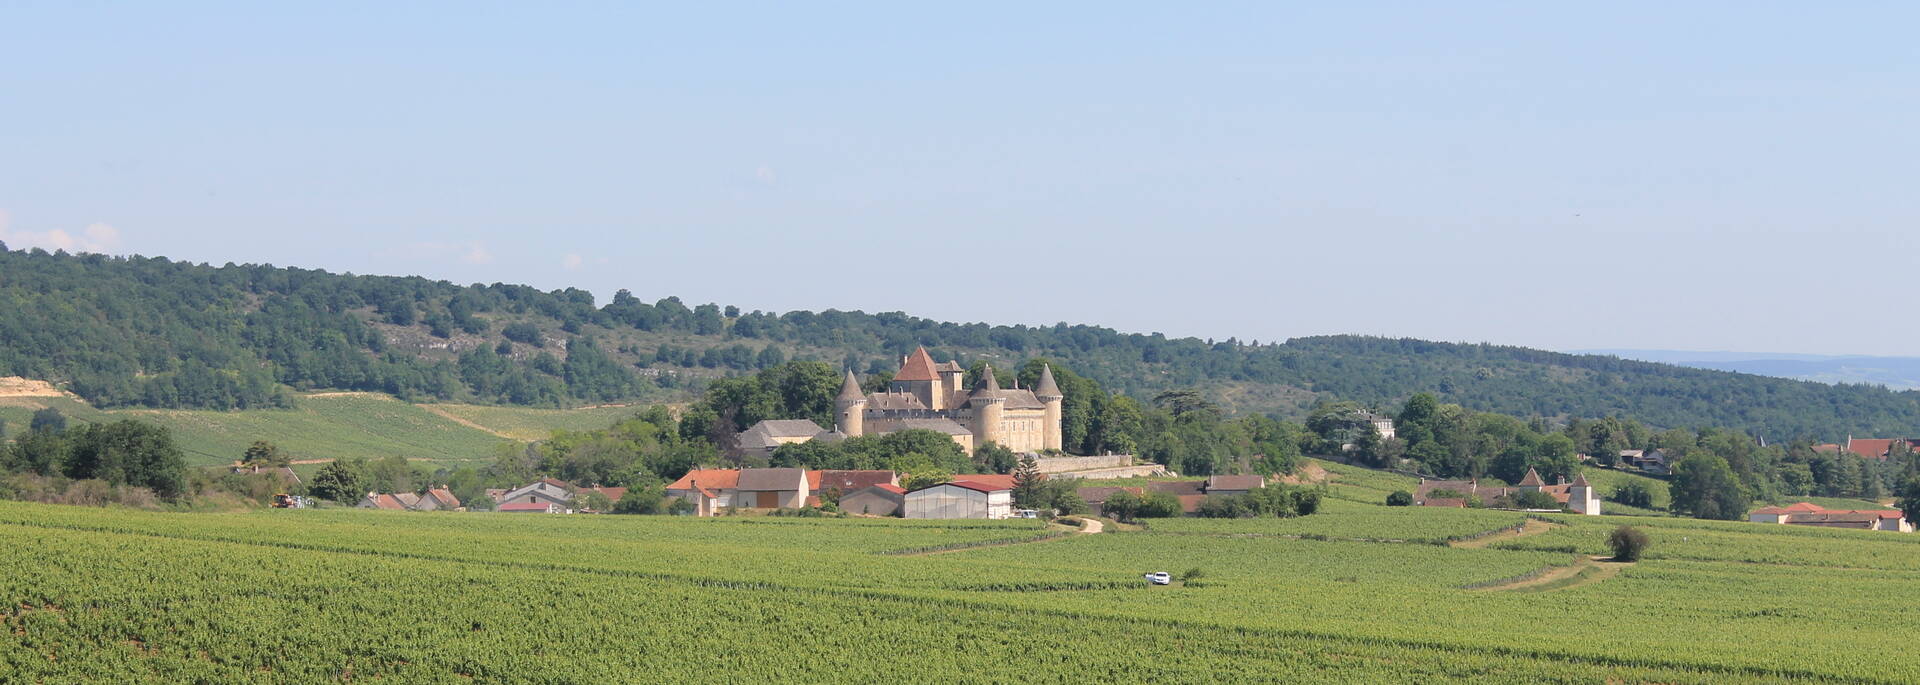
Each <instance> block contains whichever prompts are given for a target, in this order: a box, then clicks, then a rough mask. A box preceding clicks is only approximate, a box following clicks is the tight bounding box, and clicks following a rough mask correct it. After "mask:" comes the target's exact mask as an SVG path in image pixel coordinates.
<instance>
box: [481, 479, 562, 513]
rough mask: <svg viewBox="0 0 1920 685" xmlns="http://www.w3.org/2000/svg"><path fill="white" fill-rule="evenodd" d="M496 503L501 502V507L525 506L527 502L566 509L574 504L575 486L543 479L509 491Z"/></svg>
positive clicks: (556, 480)
mask: <svg viewBox="0 0 1920 685" xmlns="http://www.w3.org/2000/svg"><path fill="white" fill-rule="evenodd" d="M496 501H497V502H499V504H500V506H505V505H508V504H524V503H527V502H546V503H548V504H557V505H559V506H560V508H562V509H565V508H567V505H568V504H570V503H572V502H573V486H571V485H567V483H566V481H563V480H559V479H556V478H542V479H540V480H537V481H534V482H532V483H528V484H526V485H522V486H520V487H517V488H514V489H512V490H508V491H506V492H505V493H502V494H501V495H500V499H498V500H496Z"/></svg>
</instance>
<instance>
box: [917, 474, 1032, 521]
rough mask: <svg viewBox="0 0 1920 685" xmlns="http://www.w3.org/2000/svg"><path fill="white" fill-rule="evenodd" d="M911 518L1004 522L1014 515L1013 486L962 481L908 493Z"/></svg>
mask: <svg viewBox="0 0 1920 685" xmlns="http://www.w3.org/2000/svg"><path fill="white" fill-rule="evenodd" d="M906 511H907V514H906V517H907V518H910V519H1003V518H1008V517H1011V516H1013V486H1012V485H1010V484H1009V485H997V484H993V483H982V482H977V481H970V480H959V481H954V482H951V483H941V484H939V485H933V486H929V487H924V488H921V489H919V490H915V491H913V492H909V493H907V494H906Z"/></svg>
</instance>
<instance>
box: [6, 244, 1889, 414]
mask: <svg viewBox="0 0 1920 685" xmlns="http://www.w3.org/2000/svg"><path fill="white" fill-rule="evenodd" d="M0 305H3V306H0V342H3V343H4V344H0V375H14V376H25V377H28V378H37V379H45V380H51V381H55V382H59V383H62V384H64V385H65V387H67V388H68V389H70V390H72V391H73V392H74V393H76V394H78V395H80V396H81V397H83V398H85V399H87V400H88V401H90V402H93V403H95V404H97V405H100V406H104V407H112V406H153V407H196V408H213V409H250V408H267V407H277V406H286V405H288V404H290V403H292V402H293V401H294V399H293V395H292V393H290V392H288V391H289V390H298V391H309V390H364V391H376V392H386V393H391V394H394V395H396V396H400V397H402V398H407V399H414V400H450V401H470V402H481V403H503V404H517V405H539V406H560V405H573V404H585V403H595V402H608V401H620V400H636V399H640V400H645V399H658V398H664V397H668V396H671V395H674V394H676V393H678V392H679V391H680V390H681V389H684V388H697V387H701V386H704V384H705V383H706V382H707V381H708V380H710V379H712V378H715V377H719V376H730V375H740V374H744V373H748V372H752V371H757V370H760V369H766V368H771V367H774V366H777V365H779V364H781V363H783V362H785V361H787V360H789V359H800V358H805V359H816V360H821V361H827V362H829V363H832V364H834V365H836V366H850V367H854V368H856V369H858V370H861V371H865V372H872V373H884V372H888V371H891V370H892V369H893V367H894V365H896V364H897V360H898V358H899V356H900V355H902V354H904V353H906V352H907V351H910V350H911V349H912V348H913V347H915V346H920V345H924V346H927V347H928V348H929V349H930V350H931V351H933V353H934V355H935V357H936V358H937V359H940V360H946V359H952V358H958V359H962V360H979V359H992V360H994V363H996V364H1002V363H1005V364H1008V365H1011V364H1013V363H1018V362H1021V361H1024V360H1027V359H1032V358H1036V357H1047V358H1051V359H1057V360H1060V361H1061V362H1062V363H1065V364H1069V365H1071V366H1072V367H1073V368H1074V369H1075V370H1077V371H1079V372H1080V373H1082V374H1083V375H1085V376H1087V377H1088V378H1091V379H1094V380H1097V381H1099V382H1100V383H1101V384H1103V385H1104V386H1105V387H1107V388H1109V389H1113V390H1118V391H1120V392H1123V393H1127V394H1131V395H1135V396H1140V397H1147V396H1151V395H1153V394H1155V393H1158V392H1160V391H1164V390H1169V389H1177V388H1199V389H1201V390H1203V391H1207V392H1209V393H1210V394H1217V395H1218V396H1221V397H1222V398H1223V400H1222V403H1223V404H1224V405H1226V406H1227V407H1228V408H1230V409H1232V410H1234V411H1238V412H1255V413H1274V414H1279V415H1283V416H1290V417H1295V418H1298V417H1302V416H1304V415H1305V414H1306V412H1307V410H1308V409H1309V408H1310V407H1311V405H1312V403H1314V402H1315V401H1318V400H1324V399H1344V400H1352V401H1356V402H1360V403H1362V404H1368V405H1375V406H1381V407H1389V406H1397V404H1398V403H1399V402H1401V401H1404V400H1405V398H1407V397H1408V396H1410V395H1412V394H1413V393H1415V392H1421V391H1426V392H1432V393H1434V394H1435V395H1437V396H1438V397H1439V398H1440V399H1441V400H1444V401H1446V402H1453V403H1458V404H1460V405H1463V406H1465V407H1469V408H1472V409H1476V410H1481V411H1491V412H1499V413H1504V414H1511V415H1516V416H1534V415H1538V416H1546V417H1555V418H1560V417H1603V416H1611V415H1626V416H1632V417H1635V418H1637V419H1639V420H1641V421H1645V422H1646V423H1648V424H1650V425H1653V426H1658V427H1692V426H1723V427H1730V428H1738V429H1741V430H1744V431H1747V432H1749V433H1752V434H1755V435H1759V436H1765V437H1767V438H1769V439H1772V440H1786V439H1789V438H1793V437H1806V438H1814V439H1822V440H1836V439H1841V438H1844V437H1845V436H1846V435H1848V434H1854V435H1863V436H1864V435H1870V434H1871V435H1885V436H1890V435H1906V434H1910V433H1915V432H1920V431H1916V430H1915V427H1916V425H1920V393H1915V392H1892V391H1888V390H1885V389H1883V388H1879V387H1871V386H1846V385H1841V386H1833V385H1825V384H1820V383H1812V382H1803V381H1791V380H1784V379H1775V378H1766V377H1759V376H1748V375H1742V374H1734V373H1726V372H1718V371H1709V370H1701V369H1689V368H1684V367H1678V366H1669V365H1664V364H1654V363H1647V362H1636V361H1627V360H1621V359H1617V358H1614V357H1604V356H1590V355H1569V354H1561V353H1555V352H1546V351H1540V350H1532V349H1526V348H1520V347H1510V346H1499V345H1488V344H1455V343H1440V342H1428V341H1420V340H1409V339H1387V338H1373V337H1361V336H1321V337H1310V338H1296V339H1293V340H1290V341H1287V342H1285V343H1272V342H1268V343H1260V342H1257V341H1240V340H1233V339H1228V340H1222V341H1213V340H1199V339H1195V338H1168V337H1166V336H1163V335H1159V334H1127V333H1120V332H1117V331H1114V330H1112V329H1108V328H1102V327H1098V326H1086V325H1066V324H1059V325H1055V326H1040V327H1035V326H993V325H988V324H983V323H970V324H957V323H947V322H938V321H931V320H927V319H922V318H917V317H913V316H908V315H906V314H903V313H898V312H888V313H878V314H867V313H863V312H842V311H834V310H828V311H822V312H808V311H796V312H787V313H784V314H772V313H766V312H759V311H751V312H742V311H740V310H739V309H737V308H735V307H733V306H720V305H717V304H703V305H698V306H691V307H690V306H687V305H685V304H683V303H682V302H681V301H680V300H678V299H677V298H673V297H667V298H663V299H659V300H656V301H654V302H652V303H648V302H645V301H642V300H641V299H640V298H638V297H635V296H634V295H632V294H630V293H627V292H626V291H621V292H620V293H618V294H616V295H615V297H614V298H613V300H612V301H611V302H608V303H606V304H604V305H602V304H598V303H596V302H595V298H594V297H593V295H592V294H591V293H588V292H586V291H582V290H578V289H572V288H568V289H562V290H554V291H541V290H538V289H535V288H531V287H528V286H521V285H509V284H502V283H494V284H491V285H472V286H460V285H456V284H452V283H448V282H445V281H433V280H428V279H424V278H418V277H388V276H356V275H350V274H333V273H328V272H325V271H319V270H309V269H299V268H286V267H277V266H273V265H231V264H229V265H226V266H221V267H214V266H209V265H201V264H191V263H186V262H177V261H171V260H168V259H165V258H158V257H154V258H149V257H138V256H135V257H108V256H102V255H91V254H87V255H67V254H62V253H54V254H49V253H46V252H43V251H40V250H32V251H6V250H4V249H0ZM1278 315H1281V316H1284V312H1281V313H1279V314H1278Z"/></svg>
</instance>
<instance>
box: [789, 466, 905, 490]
mask: <svg viewBox="0 0 1920 685" xmlns="http://www.w3.org/2000/svg"><path fill="white" fill-rule="evenodd" d="M896 479H897V477H896V476H895V475H894V473H893V472H892V471H880V470H870V471H836V470H826V471H808V472H807V488H808V489H810V490H813V491H816V492H818V491H820V490H823V489H826V488H838V489H839V490H840V492H843V493H847V492H853V491H855V490H860V489H863V488H865V487H867V486H869V485H879V484H881V483H892V482H894V481H895V480H896Z"/></svg>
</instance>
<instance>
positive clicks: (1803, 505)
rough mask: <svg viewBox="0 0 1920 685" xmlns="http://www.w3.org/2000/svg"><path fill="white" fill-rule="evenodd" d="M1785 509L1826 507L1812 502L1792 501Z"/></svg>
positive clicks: (1817, 509)
mask: <svg viewBox="0 0 1920 685" xmlns="http://www.w3.org/2000/svg"><path fill="white" fill-rule="evenodd" d="M1786 510H1787V511H1826V510H1827V508H1826V507H1823V506H1820V505H1818V504H1814V503H1812V502H1794V503H1793V504H1789V505H1787V506H1786Z"/></svg>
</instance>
